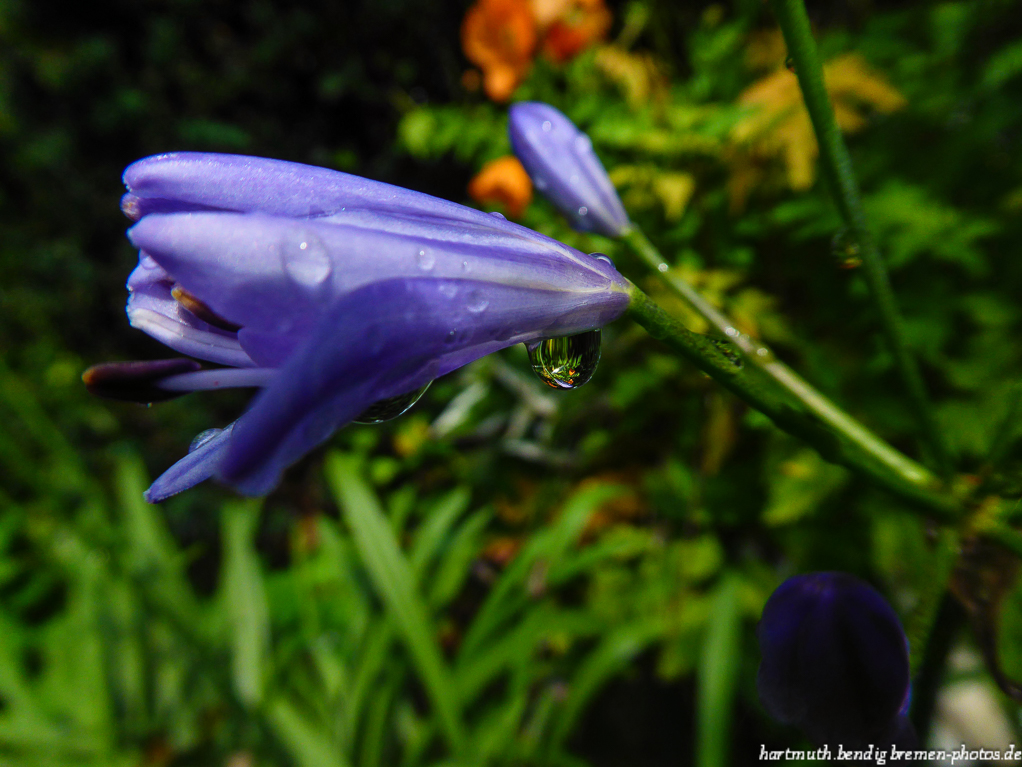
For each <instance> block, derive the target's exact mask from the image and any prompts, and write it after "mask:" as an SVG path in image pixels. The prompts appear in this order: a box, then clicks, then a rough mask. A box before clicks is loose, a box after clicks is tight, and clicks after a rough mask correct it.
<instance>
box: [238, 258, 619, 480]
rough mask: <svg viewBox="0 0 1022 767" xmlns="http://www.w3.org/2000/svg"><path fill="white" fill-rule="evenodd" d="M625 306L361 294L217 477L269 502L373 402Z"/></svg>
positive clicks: (471, 292) (432, 292)
mask: <svg viewBox="0 0 1022 767" xmlns="http://www.w3.org/2000/svg"><path fill="white" fill-rule="evenodd" d="M481 296H485V302H486V303H485V305H483V304H482V302H481V301H480V300H479V299H480V297H481ZM627 300H628V299H627V295H626V294H624V293H622V292H618V291H612V290H611V291H604V292H603V293H602V294H595V293H594V294H590V295H587V294H584V293H580V294H572V293H567V294H565V293H562V292H560V291H557V290H540V289H535V288H524V287H515V286H507V285H493V284H486V283H478V282H474V281H471V280H439V279H434V278H421V277H420V278H414V279H394V280H387V281H383V282H377V283H374V284H372V285H367V286H364V287H362V288H360V289H358V290H356V291H354V292H352V293H350V294H348V295H346V296H344V297H343V298H341V299H340V300H339V301H338V302H337V304H336V305H335V306H334V307H332V309H331V311H330V312H329V314H327V315H326V316H325V317H324V318H323V320H322V322H321V323H320V324H319V326H318V327H317V329H316V331H315V333H313V334H312V336H311V337H310V338H309V339H308V340H307V341H306V343H305V345H304V346H303V347H302V348H301V349H300V350H298V351H297V352H296V353H295V354H294V356H293V357H292V358H291V359H289V360H288V362H287V363H286V364H285V365H284V367H283V368H282V370H281V372H280V375H279V376H277V377H276V379H275V380H274V381H273V383H272V384H271V385H270V386H269V387H268V388H267V389H265V390H263V391H262V392H261V393H260V394H259V395H258V396H257V397H256V399H255V400H254V402H253V404H252V407H251V408H250V410H249V411H248V412H247V413H246V414H245V415H244V416H242V417H241V419H239V421H238V425H237V427H236V428H235V431H234V435H235V436H234V438H233V439H232V441H231V446H230V449H229V451H228V453H227V456H226V457H225V458H224V461H223V463H222V464H221V465H220V469H219V476H220V478H221V479H223V480H224V481H226V482H228V483H229V484H232V485H234V486H235V487H236V488H238V489H239V490H240V491H241V492H243V493H247V494H252V495H260V494H263V493H266V492H268V491H269V490H270V489H272V488H273V487H274V486H275V485H276V483H277V482H278V480H279V477H280V473H281V472H282V471H283V470H284V469H285V468H286V467H287V466H288V465H289V464H291V463H293V462H294V461H295V460H297V459H298V458H299V457H300V456H302V455H304V454H305V453H306V452H308V451H309V450H311V449H312V448H313V447H315V446H316V445H318V444H320V443H321V442H323V441H325V440H326V439H327V438H328V437H329V436H330V435H331V434H332V433H333V432H334V431H335V430H336V429H337V428H338V427H340V426H342V425H343V424H345V423H347V422H348V421H350V420H351V419H352V418H354V417H355V416H356V415H358V414H359V413H360V412H362V411H363V410H364V409H365V408H366V407H367V406H368V405H370V404H371V403H373V402H375V401H377V400H380V399H384V398H386V397H390V396H395V395H398V394H401V393H404V392H406V391H411V390H412V389H415V388H417V387H419V386H422V385H423V384H425V383H426V382H427V381H429V380H432V379H433V378H436V377H437V376H439V375H443V374H444V373H446V372H449V371H450V370H453V369H455V368H456V367H458V366H460V365H464V364H466V363H467V362H469V361H471V360H472V359H476V358H478V357H480V356H483V355H484V354H487V353H489V352H491V351H493V350H495V349H497V348H502V347H505V346H510V345H512V344H515V343H519V342H522V341H528V340H532V339H535V338H540V337H544V336H554V335H570V334H574V333H580V332H583V331H585V330H589V329H592V328H596V327H601V326H602V325H604V324H606V323H607V322H609V321H610V320H611V319H613V318H615V317H616V316H619V315H620V314H621V313H622V312H623V311H624V309H625V307H626V305H627Z"/></svg>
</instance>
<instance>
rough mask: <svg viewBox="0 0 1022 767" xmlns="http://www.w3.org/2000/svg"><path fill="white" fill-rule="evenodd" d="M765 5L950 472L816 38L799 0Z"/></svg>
mask: <svg viewBox="0 0 1022 767" xmlns="http://www.w3.org/2000/svg"><path fill="white" fill-rule="evenodd" d="M770 5H771V7H772V8H773V10H774V13H775V14H776V16H777V19H778V21H779V22H780V25H781V31H782V32H783V33H784V41H785V42H786V43H787V46H788V53H789V55H790V56H791V59H792V61H793V62H794V65H795V74H796V75H797V76H798V83H799V86H800V87H801V88H802V96H803V98H804V99H805V104H806V109H807V110H808V111H809V117H810V119H811V120H812V123H813V130H814V131H815V133H816V138H817V141H818V142H819V145H820V164H821V166H822V169H823V175H824V177H825V178H826V180H827V181H828V182H829V184H830V187H831V190H832V192H833V195H834V200H835V202H836V203H837V207H838V210H839V211H840V213H841V217H842V218H843V219H844V222H845V225H846V226H847V227H848V230H849V232H850V234H851V236H852V237H853V238H854V240H855V242H857V243H858V245H859V253H860V255H861V257H862V267H863V273H864V276H865V278H866V282H867V284H868V285H869V288H870V292H871V293H872V294H873V301H874V302H875V304H876V307H877V310H878V312H879V313H880V321H881V324H882V325H883V329H884V335H885V337H886V339H887V343H888V345H889V347H890V349H891V352H892V353H893V355H894V358H895V360H896V363H897V366H898V371H899V372H900V374H901V378H902V380H903V381H904V384H905V388H906V389H907V391H908V395H909V398H910V400H911V402H912V407H913V409H914V410H915V413H916V417H917V419H918V420H919V424H920V426H921V427H922V429H923V432H924V435H925V437H926V441H927V443H928V444H929V446H930V448H931V449H932V450H933V456H934V458H935V460H936V463H937V466H938V468H939V470H940V472H941V473H942V474H943V475H944V476H950V475H951V471H952V464H951V458H950V454H949V453H948V450H947V446H946V444H945V442H944V439H943V436H942V435H941V433H940V430H939V429H938V428H937V422H936V419H935V418H934V416H933V410H932V408H931V407H930V403H929V397H928V396H927V393H926V387H925V385H924V384H923V378H922V376H921V375H920V373H919V367H918V366H917V365H916V361H915V358H914V357H913V356H912V353H911V352H910V351H909V348H908V344H907V343H906V340H905V331H904V323H903V321H902V318H901V312H900V310H899V309H898V304H897V301H896V299H895V297H894V291H893V290H892V288H891V281H890V278H889V276H888V274H887V267H886V266H885V265H884V262H883V260H882V258H881V257H880V252H879V251H878V250H877V247H876V243H875V242H874V240H873V236H872V234H871V233H870V231H869V228H868V226H867V225H866V213H865V211H864V209H863V207H862V199H861V197H860V195H859V187H858V183H857V182H856V179H855V173H854V172H853V170H852V160H851V157H850V156H849V154H848V148H847V147H846V146H845V142H844V138H843V137H842V136H841V130H840V129H839V128H838V126H837V120H836V119H835V117H834V109H833V107H832V106H831V103H830V99H829V97H828V95H827V87H826V84H825V83H824V79H823V68H822V66H821V64H820V58H819V56H818V55H817V50H816V41H815V40H814V39H813V34H812V30H811V29H810V26H809V17H808V16H807V15H806V9H805V5H804V3H803V1H802V0H770Z"/></svg>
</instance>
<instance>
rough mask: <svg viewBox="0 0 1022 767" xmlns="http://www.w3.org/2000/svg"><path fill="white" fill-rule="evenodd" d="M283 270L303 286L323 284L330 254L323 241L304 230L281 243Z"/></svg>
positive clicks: (329, 265)
mask: <svg viewBox="0 0 1022 767" xmlns="http://www.w3.org/2000/svg"><path fill="white" fill-rule="evenodd" d="M280 250H281V258H282V259H283V262H284V271H285V272H287V276H288V277H290V278H291V279H292V280H293V281H294V282H296V283H297V284H298V285H300V286H302V287H304V288H314V287H316V286H318V285H321V284H323V282H325V281H326V278H327V277H329V276H330V271H331V269H332V266H331V264H330V256H329V254H328V253H327V252H326V248H325V247H324V246H323V243H322V242H320V241H319V238H318V237H316V236H315V235H314V234H312V233H311V232H305V233H303V234H300V235H298V236H297V237H295V238H293V239H288V240H287V241H285V242H284V243H283V244H282V245H281V248H280Z"/></svg>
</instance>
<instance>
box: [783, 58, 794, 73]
mask: <svg viewBox="0 0 1022 767" xmlns="http://www.w3.org/2000/svg"><path fill="white" fill-rule="evenodd" d="M784 66H785V67H786V68H787V70H788V71H789V72H794V71H795V57H794V56H788V58H786V59H785V60H784Z"/></svg>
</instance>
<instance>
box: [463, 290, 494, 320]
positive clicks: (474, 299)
mask: <svg viewBox="0 0 1022 767" xmlns="http://www.w3.org/2000/svg"><path fill="white" fill-rule="evenodd" d="M489 305H490V302H489V300H488V299H487V298H486V297H485V296H484V295H483V293H482V291H481V290H475V289H473V290H470V291H469V292H468V295H467V296H465V308H466V309H468V310H469V311H470V312H472V313H473V314H479V313H480V312H484V311H486V307H487V306H489Z"/></svg>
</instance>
